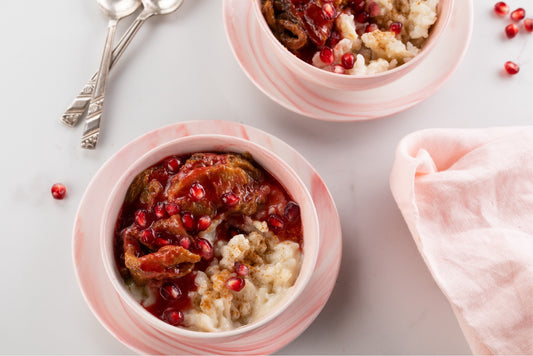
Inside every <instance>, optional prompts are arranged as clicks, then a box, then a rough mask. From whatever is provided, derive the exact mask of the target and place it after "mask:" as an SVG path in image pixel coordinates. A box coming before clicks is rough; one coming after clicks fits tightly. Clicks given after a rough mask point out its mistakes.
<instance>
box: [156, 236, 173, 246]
mask: <svg viewBox="0 0 533 356" xmlns="http://www.w3.org/2000/svg"><path fill="white" fill-rule="evenodd" d="M155 244H156V245H157V246H159V247H163V246H166V245H170V244H171V242H170V241H168V240H167V239H164V238H162V237H158V238H156V239H155Z"/></svg>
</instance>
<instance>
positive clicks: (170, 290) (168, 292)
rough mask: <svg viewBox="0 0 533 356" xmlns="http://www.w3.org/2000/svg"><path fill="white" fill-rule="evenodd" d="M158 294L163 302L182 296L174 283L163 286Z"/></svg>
mask: <svg viewBox="0 0 533 356" xmlns="http://www.w3.org/2000/svg"><path fill="white" fill-rule="evenodd" d="M159 294H161V297H163V299H165V300H172V299H178V298H179V297H181V295H182V293H181V290H180V289H179V288H178V286H177V285H175V284H174V283H166V284H163V285H162V286H161V289H159Z"/></svg>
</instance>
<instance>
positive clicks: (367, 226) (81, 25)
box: [0, 0, 533, 354]
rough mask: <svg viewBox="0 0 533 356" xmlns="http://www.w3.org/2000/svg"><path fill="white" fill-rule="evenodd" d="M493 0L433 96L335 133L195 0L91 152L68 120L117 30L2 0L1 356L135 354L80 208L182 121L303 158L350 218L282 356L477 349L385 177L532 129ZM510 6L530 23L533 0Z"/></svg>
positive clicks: (92, 12)
mask: <svg viewBox="0 0 533 356" xmlns="http://www.w3.org/2000/svg"><path fill="white" fill-rule="evenodd" d="M242 1H245V0H242ZM456 1H464V0H456ZM494 2H495V1H485V0H476V1H475V25H474V33H473V38H472V43H471V46H470V48H469V50H468V52H467V54H466V57H465V59H464V61H463V63H462V64H461V65H460V67H459V69H458V70H457V72H456V73H455V74H454V75H453V76H452V77H451V79H450V80H449V81H448V82H447V83H446V84H445V85H444V86H443V87H442V88H441V89H440V90H439V91H438V92H437V93H436V94H435V95H434V96H432V97H431V98H429V99H428V100H426V101H424V102H423V103H421V104H419V105H417V106H416V107H414V108H412V109H410V110H408V111H406V112H403V113H400V114H397V115H393V116H391V117H388V118H383V119H379V120H375V121H369V122H360V123H341V124H338V123H328V122H322V121H317V120H312V119H308V118H305V117H301V116H299V115H296V114H293V113H291V112H289V111H287V110H285V109H283V108H281V107H279V106H277V105H276V104H275V103H274V102H272V101H271V100H270V99H268V98H267V97H266V96H265V95H264V94H262V93H261V92H260V91H259V90H258V89H256V88H255V87H254V85H253V84H252V83H251V82H250V81H249V80H248V79H247V77H246V76H245V75H244V73H243V72H242V70H241V69H240V67H239V65H238V64H237V62H236V61H235V59H234V58H233V56H232V53H231V51H230V49H229V46H228V43H227V41H226V38H225V35H224V31H223V25H222V14H221V3H220V1H218V0H186V3H185V5H184V6H183V8H182V9H181V10H180V12H179V13H176V14H173V15H169V16H166V17H160V18H153V19H151V20H149V21H148V22H147V23H146V24H145V26H144V27H143V28H142V29H141V32H140V33H139V35H138V37H137V38H135V40H134V42H133V43H132V46H131V48H129V49H128V51H127V53H126V54H125V56H124V58H122V59H121V62H120V63H119V65H118V67H117V68H116V69H115V70H114V71H113V73H112V75H111V78H110V81H109V86H108V95H107V102H106V108H105V116H104V120H105V122H104V123H103V126H102V129H103V134H102V137H101V142H100V145H99V147H98V149H97V150H96V151H94V152H93V151H91V152H87V151H82V150H81V149H80V148H79V140H80V135H81V127H78V128H77V129H69V128H66V127H63V126H61V125H60V124H59V123H58V118H59V117H60V115H61V113H62V111H63V110H64V109H65V108H66V107H67V105H68V104H70V102H71V100H72V98H73V97H74V94H76V93H77V92H78V90H79V89H80V88H81V86H82V84H83V83H85V81H86V80H87V79H88V78H89V77H90V75H92V73H93V72H94V70H95V69H96V68H97V65H98V62H99V60H100V52H101V50H102V48H103V40H104V35H105V29H106V20H105V18H104V17H103V16H102V15H101V13H100V12H99V10H98V8H97V6H96V4H95V2H94V1H90V0H85V1H71V0H52V1H30V2H23V1H2V2H0V10H1V12H2V13H3V14H4V16H3V19H2V21H1V22H0V33H1V34H2V35H1V39H2V47H3V50H2V55H1V56H0V71H1V78H2V79H1V81H0V94H1V98H2V105H1V107H0V112H1V115H2V124H3V126H2V127H3V132H2V133H3V134H2V140H1V151H0V152H1V162H2V166H3V168H2V174H1V175H0V182H1V184H2V187H3V189H1V193H0V195H1V197H2V202H3V204H2V205H1V207H0V216H1V220H0V221H2V247H3V248H2V254H1V258H0V270H1V271H2V273H3V275H4V277H5V278H3V283H2V285H3V287H2V292H1V293H0V315H1V318H0V335H2V337H1V338H0V340H1V342H0V352H1V353H4V354H5V353H7V354H129V353H131V351H130V350H129V349H128V348H127V347H125V346H123V345H122V344H121V343H120V342H119V341H118V340H116V339H115V338H114V337H113V336H111V335H110V334H109V333H108V332H107V331H106V330H105V329H104V328H103V327H102V326H101V325H100V324H99V322H98V321H97V320H96V318H95V317H94V316H93V315H92V313H91V311H90V310H89V308H88V307H87V305H86V303H85V301H84V299H83V297H82V295H81V293H80V290H79V288H78V285H77V282H76V279H75V276H74V270H73V265H72V257H71V229H72V225H73V219H74V216H75V213H76V209H77V206H78V203H79V202H80V199H81V196H82V194H83V192H84V190H85V188H86V186H87V184H88V183H89V181H90V180H91V178H92V176H93V175H94V174H95V172H96V171H97V170H98V168H99V167H100V166H101V165H102V164H103V163H104V162H105V160H106V159H108V158H109V157H110V156H111V155H112V154H113V153H114V152H116V151H117V150H118V149H119V148H120V147H122V146H123V145H124V144H126V143H127V142H129V141H131V140H132V139H134V138H135V137H137V136H139V135H141V134H143V133H145V132H147V131H150V130H152V129H155V128H158V127H161V126H163V125H167V124H170V123H174V122H178V121H184V120H196V119H198V120H202V119H221V120H229V121H236V122H241V123H246V124H249V125H252V126H255V127H258V128H260V129H263V130H265V131H267V132H269V133H272V134H274V135H276V136H278V137H279V138H281V139H283V140H285V141H286V142H288V143H289V144H291V145H292V146H293V147H295V148H296V149H297V150H298V151H300V152H301V153H302V154H303V155H304V156H305V157H306V158H307V159H308V160H309V161H310V162H311V163H312V164H313V165H314V167H315V168H316V169H317V171H318V172H319V173H320V174H321V176H322V177H323V179H324V180H325V182H326V183H327V184H328V186H329V189H330V191H331V193H332V195H333V197H334V199H335V201H336V204H337V208H338V210H339V213H340V217H341V222H342V227H343V235H344V236H343V241H344V251H343V261H342V266H341V272H340V275H339V278H338V281H337V285H336V288H335V290H334V292H333V295H332V297H331V299H330V301H329V302H328V304H327V305H326V307H325V308H324V310H323V311H322V313H321V314H320V315H319V317H318V318H317V319H316V321H315V322H314V323H313V324H312V325H311V326H310V327H309V329H308V330H307V331H306V332H305V333H304V334H302V335H301V336H300V337H299V338H297V339H296V340H294V341H293V342H292V343H291V344H289V345H288V346H287V347H286V348H284V349H282V350H280V353H283V354H465V353H469V352H470V351H469V348H468V346H467V344H466V342H465V340H464V338H463V336H462V333H461V330H460V329H459V326H458V324H457V322H456V320H455V317H454V315H453V313H452V311H451V308H450V306H449V305H448V303H447V301H446V299H445V297H444V296H443V294H442V293H441V292H440V290H439V289H438V287H437V286H436V284H435V282H434V281H433V279H432V278H431V276H430V274H429V273H428V271H427V269H426V267H425V265H424V263H423V261H422V259H421V258H420V256H419V254H418V252H417V250H416V247H415V244H414V243H413V241H412V239H411V236H410V235H409V232H408V230H407V228H406V226H405V223H404V221H403V219H402V217H401V215H400V212H399V211H398V209H397V207H396V205H395V203H394V201H393V198H392V196H391V193H390V190H389V186H388V179H389V173H390V170H391V166H392V163H393V158H394V150H395V147H396V145H397V143H398V141H399V140H400V139H401V138H402V137H403V136H404V135H406V134H407V133H410V132H412V131H415V130H419V129H424V128H433V127H464V128H469V127H489V126H502V125H504V126H510V125H530V124H532V123H533V116H532V115H533V114H532V112H533V110H532V109H533V104H532V102H533V101H532V100H531V99H532V91H531V88H532V87H533V40H532V38H533V36H532V35H529V36H528V35H520V36H518V37H517V38H515V39H513V40H512V41H509V40H507V39H505V38H504V37H503V35H502V34H503V28H504V26H505V25H506V23H507V21H505V20H502V19H498V18H496V17H495V16H493V15H492V11H491V9H492V6H493V4H494ZM508 3H509V4H510V5H511V7H513V8H514V7H517V6H518V5H523V6H524V7H526V10H528V11H530V13H533V4H531V2H530V1H528V0H508ZM126 22H127V21H124V23H121V25H120V26H119V33H121V32H122V31H123V30H124V28H125V27H126V26H125V25H127V23H126ZM517 58H518V61H519V62H520V63H521V64H522V70H521V72H520V73H519V74H518V75H517V76H515V77H513V78H509V77H506V76H503V75H501V68H502V65H503V63H504V62H505V61H506V60H508V59H517ZM54 182H63V183H64V184H65V185H66V186H67V188H68V197H67V198H66V199H65V200H63V201H55V200H53V199H52V197H51V195H50V187H51V185H52V184H53V183H54Z"/></svg>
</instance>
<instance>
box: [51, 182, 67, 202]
mask: <svg viewBox="0 0 533 356" xmlns="http://www.w3.org/2000/svg"><path fill="white" fill-rule="evenodd" d="M51 192H52V196H53V197H54V199H57V200H61V199H63V198H65V195H66V194H67V188H66V187H65V186H64V185H63V184H61V183H56V184H54V185H52V189H51Z"/></svg>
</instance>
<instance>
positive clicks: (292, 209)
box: [283, 201, 300, 222]
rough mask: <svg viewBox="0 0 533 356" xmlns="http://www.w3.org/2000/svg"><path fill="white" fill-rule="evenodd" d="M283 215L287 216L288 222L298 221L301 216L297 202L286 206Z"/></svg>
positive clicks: (291, 202)
mask: <svg viewBox="0 0 533 356" xmlns="http://www.w3.org/2000/svg"><path fill="white" fill-rule="evenodd" d="M283 214H284V215H285V219H287V221H289V222H293V221H296V219H298V217H299V216H300V207H299V206H298V204H296V203H295V202H293V201H290V202H288V203H287V205H286V206H285V211H284V212H283Z"/></svg>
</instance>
